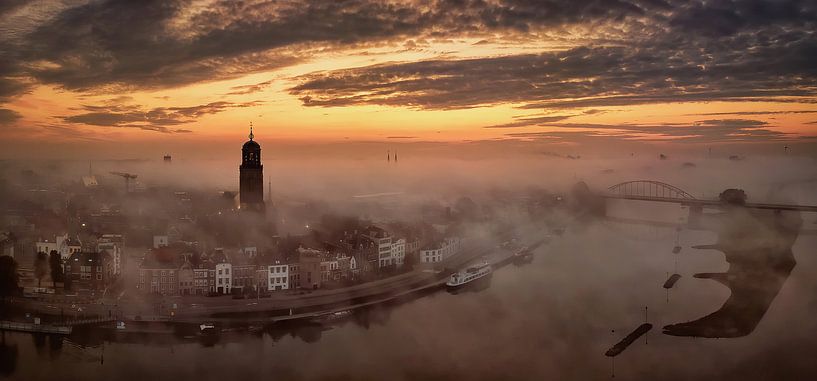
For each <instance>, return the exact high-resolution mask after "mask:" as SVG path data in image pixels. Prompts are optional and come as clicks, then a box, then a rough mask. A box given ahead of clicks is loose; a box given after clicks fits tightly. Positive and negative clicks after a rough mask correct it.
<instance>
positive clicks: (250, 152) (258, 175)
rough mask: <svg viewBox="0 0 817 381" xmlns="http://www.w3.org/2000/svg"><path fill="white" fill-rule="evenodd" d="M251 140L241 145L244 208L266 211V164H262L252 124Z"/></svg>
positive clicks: (240, 193)
mask: <svg viewBox="0 0 817 381" xmlns="http://www.w3.org/2000/svg"><path fill="white" fill-rule="evenodd" d="M249 137H250V140H248V141H247V142H246V143H244V146H243V147H241V166H240V167H239V173H240V177H241V180H240V191H239V198H240V200H241V209H242V210H253V211H259V212H262V211H264V166H263V165H262V164H261V146H260V145H259V144H258V143H256V142H255V140H253V138H255V135H253V133H252V124H250V136H249Z"/></svg>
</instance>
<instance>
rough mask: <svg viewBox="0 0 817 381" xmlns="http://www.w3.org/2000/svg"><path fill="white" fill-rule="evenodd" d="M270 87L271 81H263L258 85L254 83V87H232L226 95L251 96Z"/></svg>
mask: <svg viewBox="0 0 817 381" xmlns="http://www.w3.org/2000/svg"><path fill="white" fill-rule="evenodd" d="M270 85H272V80H269V81H264V82H260V83H256V84H254V85H243V86H233V87H231V88H230V90H232V91H230V92H229V93H227V95H244V94H252V93H257V92H259V91H262V90H264V89H266V88H267V87H269V86H270Z"/></svg>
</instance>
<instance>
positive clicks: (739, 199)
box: [718, 188, 748, 205]
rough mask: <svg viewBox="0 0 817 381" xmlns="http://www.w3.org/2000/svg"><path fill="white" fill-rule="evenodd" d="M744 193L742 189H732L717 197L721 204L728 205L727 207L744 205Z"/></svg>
mask: <svg viewBox="0 0 817 381" xmlns="http://www.w3.org/2000/svg"><path fill="white" fill-rule="evenodd" d="M747 198H748V197H747V196H746V192H744V191H743V189H734V188H730V189H727V190H725V191H723V192H721V194H720V195H718V199H720V201H721V203H724V204H728V205H745V204H746V199H747Z"/></svg>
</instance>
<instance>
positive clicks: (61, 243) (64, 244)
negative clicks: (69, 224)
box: [35, 233, 82, 262]
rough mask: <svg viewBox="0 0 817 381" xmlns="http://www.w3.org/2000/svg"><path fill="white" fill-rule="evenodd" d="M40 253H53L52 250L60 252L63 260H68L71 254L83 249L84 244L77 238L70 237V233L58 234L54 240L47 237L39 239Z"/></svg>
mask: <svg viewBox="0 0 817 381" xmlns="http://www.w3.org/2000/svg"><path fill="white" fill-rule="evenodd" d="M35 246H36V247H37V252H38V253H46V254H51V252H52V251H56V252H58V253H60V258H62V260H63V262H65V261H67V260H68V258H69V257H71V255H73V254H74V253H78V252H80V251H82V244H81V243H80V242H79V240H78V239H76V238H69V236H68V233H65V234H63V235H58V236H56V237H55V239H53V240H49V239H45V240H40V241H37V243H36V244H35Z"/></svg>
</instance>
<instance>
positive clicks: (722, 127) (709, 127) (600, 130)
mask: <svg viewBox="0 0 817 381" xmlns="http://www.w3.org/2000/svg"><path fill="white" fill-rule="evenodd" d="M767 125H768V123H766V122H763V121H759V120H752V119H712V120H701V121H697V122H695V123H692V124H670V123H665V124H655V125H643V124H595V123H554V124H547V125H546V126H547V127H551V128H556V129H557V130H556V131H541V132H517V133H508V134H506V136H509V137H513V138H525V139H553V140H568V141H578V140H586V139H588V138H599V137H604V138H615V139H620V140H652V141H655V140H664V141H672V142H684V143H714V142H750V141H771V140H795V139H797V138H798V136H795V135H791V134H786V133H783V132H780V131H775V130H770V129H768V128H763V127H765V126H767ZM571 130H587V131H571Z"/></svg>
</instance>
